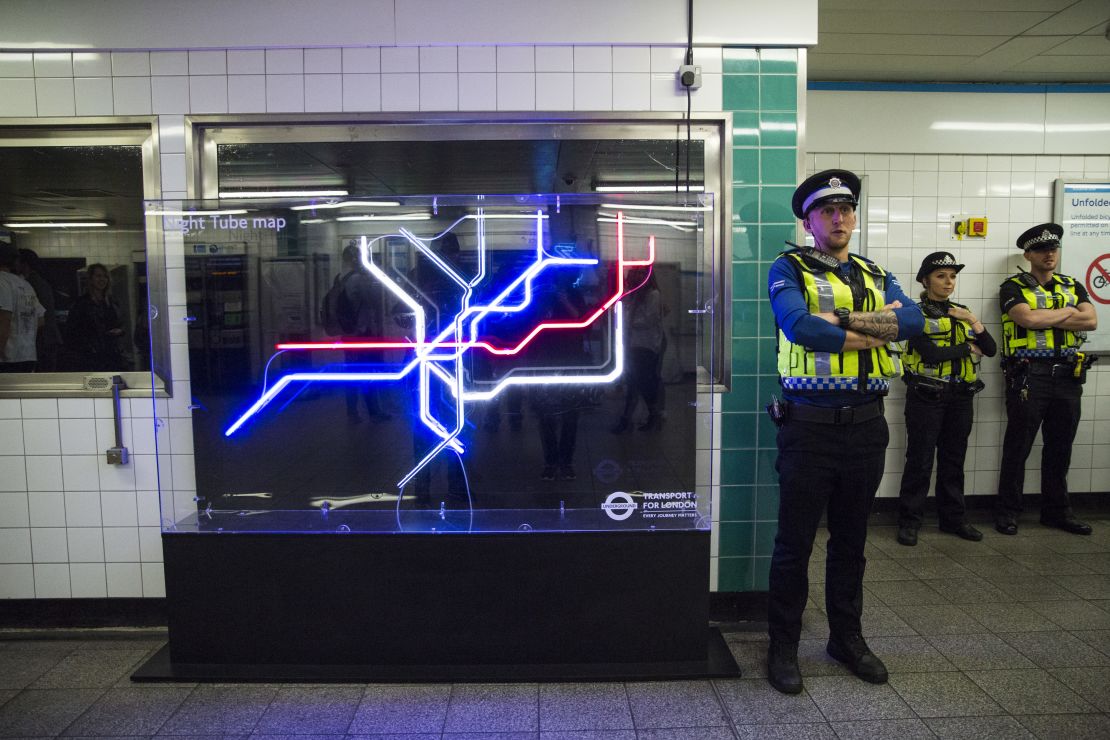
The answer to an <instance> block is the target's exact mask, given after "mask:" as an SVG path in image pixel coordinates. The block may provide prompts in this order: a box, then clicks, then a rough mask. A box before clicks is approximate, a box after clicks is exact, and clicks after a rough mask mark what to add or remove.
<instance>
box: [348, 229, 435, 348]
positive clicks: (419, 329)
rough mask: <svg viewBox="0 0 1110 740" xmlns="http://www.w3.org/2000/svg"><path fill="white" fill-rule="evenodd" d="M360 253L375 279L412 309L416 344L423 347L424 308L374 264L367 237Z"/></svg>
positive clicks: (360, 246)
mask: <svg viewBox="0 0 1110 740" xmlns="http://www.w3.org/2000/svg"><path fill="white" fill-rule="evenodd" d="M359 253H360V255H361V257H362V264H363V266H364V267H366V269H367V270H369V271H370V273H371V274H372V275H373V276H374V277H376V278H378V280H380V281H381V282H382V284H383V285H385V287H387V288H389V291H390V292H391V293H393V295H395V296H397V297H398V298H400V299H401V300H402V301H403V302H404V303H405V305H406V306H408V307H409V308H411V309H412V312H413V314H414V318H415V321H416V326H415V329H416V344H417V345H423V344H424V331H425V329H424V308H423V307H422V306H421V305H420V304H419V303H417V302H416V301H415V300H414V299H413V298H412V296H410V295H409V294H408V293H406V292H405V291H404V290H402V289H401V286H400V285H398V284H397V283H395V282H393V280H392V279H390V277H389V276H388V275H386V274H385V272H384V271H383V270H382V269H381V268H380V267H378V266H377V265H375V264H374V260H373V259H372V258H371V257H372V255H371V253H370V246H369V245H368V244H367V243H366V237H365V236H363V237H362V238H361V241H360V242H359ZM418 349H419V348H418Z"/></svg>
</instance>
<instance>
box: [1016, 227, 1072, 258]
mask: <svg viewBox="0 0 1110 740" xmlns="http://www.w3.org/2000/svg"><path fill="white" fill-rule="evenodd" d="M1063 235H1064V227H1063V226H1061V225H1060V224H1054V223H1051V222H1050V223H1047V224H1037V225H1036V226H1034V227H1033V228H1031V229H1026V230H1025V231H1023V232H1022V233H1021V236H1019V237H1018V238H1017V246H1018V249H1021V250H1023V251H1029V250H1030V249H1032V250H1034V251H1035V250H1038V249H1058V248H1059V247H1060V237H1062V236H1063Z"/></svg>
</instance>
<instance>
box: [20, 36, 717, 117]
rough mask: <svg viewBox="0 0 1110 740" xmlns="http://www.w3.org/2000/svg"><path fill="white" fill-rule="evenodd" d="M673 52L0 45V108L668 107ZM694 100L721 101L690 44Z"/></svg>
mask: <svg viewBox="0 0 1110 740" xmlns="http://www.w3.org/2000/svg"><path fill="white" fill-rule="evenodd" d="M681 53H682V51H681V50H680V49H679V50H675V49H671V48H668V47H647V46H642V47H612V46H584V47H583V46H580V47H574V46H565V47H559V46H551V47H544V46H540V47H537V46H505V47H492V46H491V47H461V48H460V47H454V46H436V47H419V48H418V47H403V48H392V47H386V48H382V49H377V48H371V49H364V48H346V49H268V50H227V51H201V52H197V51H193V52H184V51H157V52H112V53H108V52H81V53H69V52H56V53H50V54H29V53H16V52H9V53H0V116H28V117H31V116H73V115H78V116H86V115H113V114H114V115H150V114H152V113H153V114H155V115H171V114H184V113H226V112H233V113H247V112H249V113H300V112H316V111H327V112H336V111H341V110H347V111H365V112H373V111H383V110H385V111H390V110H397V111H420V110H429V111H433V110H435V111H453V110H508V111H518V110H595V111H606V110H630V111H633V110H638V111H645V110H676V109H678V108H679V107H684V106H685V103H686V97H685V95H680V94H679V91H678V90H677V88H676V86H675V70H676V69H677V64H678V62H677V61H676V60H677V59H678V58H679V57H680V56H681ZM694 61H695V63H696V64H699V65H701V66H702V71H703V77H702V79H703V83H702V84H703V86H702V89H701V90H699V91H697V92H696V93H695V94H694V96H693V107H694V110H699V111H715V110H720V109H721V83H722V80H721V54H720V49H719V48H701V49H698V50H697V52H696V53H695V60H694Z"/></svg>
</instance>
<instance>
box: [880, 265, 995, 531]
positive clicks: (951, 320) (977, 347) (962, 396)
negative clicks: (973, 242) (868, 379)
mask: <svg viewBox="0 0 1110 740" xmlns="http://www.w3.org/2000/svg"><path fill="white" fill-rule="evenodd" d="M963 268H964V266H963V265H961V264H958V263H957V262H956V258H955V257H953V256H952V255H951V254H950V253H948V252H934V253H933V254H930V255H929V256H928V257H926V258H925V259H924V261H923V262H922V263H921V269H919V270H918V271H917V280H918V282H920V283H921V285H922V287H924V288H925V290H924V291H923V292H922V293H921V301H920V303H919V304H918V305H920V306H921V312H922V313H923V314H924V315H925V333H924V334H922V335H921V336H918V337H914V338H912V339H910V340H909V344H908V346H907V352H906V353H905V354H904V355H903V356H902V362H903V364H904V366H905V375H904V376H903V377H902V379H903V380H904V381H905V382H906V434H907V438H908V439H907V444H906V465H905V468H903V470H902V489H901V491H900V492H899V494H898V496H899V499H900V503H901V507H900V512H899V517H898V542H900V543H901V544H903V545H910V546H912V545H916V544H917V530H918V528H919V527H921V510H922V507H923V506H924V504H925V498H926V496H928V495H929V476H930V475H931V474H932V472H933V456H934V455H936V458H937V482H936V493H937V514H938V516H939V519H940V529H941V531H942V532H951V533H952V534H955V535H956V536H958V537H962V538H964V539H965V540H972V541H974V542H978V541H979V540H981V539H983V533H982V532H980V531H979V530H977V529H976V528H975V527H973V526H971V525H970V524H968V523H967V522H966V521H964V456H965V454H966V453H967V438H968V435H970V434H971V423H972V418H973V411H972V405H971V400H972V397H973V396H974V395H975V393H977V392H978V391H979V390H981V389H982V387H983V384H982V381H980V380H979V379H978V374H977V367H976V365H977V364H978V363H977V360H978V358H979V357H982V356H983V355H986V356H987V357H994V354H995V352H996V351H997V349H998V348H997V347H996V346H995V342H994V338H993V337H991V335H990V333H988V332H987V330H986V328H985V327H984V326H983V323H982V322H981V321H979V319H978V318H976V316H975V315H974V314H973V313H971V311H969V310H968V309H967V307H966V306H961V305H960V304H959V303H954V302H952V301H951V300H949V298H950V296H951V295H952V292H953V291H954V290H955V288H956V275H957V273H959V271H960V270H962V269H963Z"/></svg>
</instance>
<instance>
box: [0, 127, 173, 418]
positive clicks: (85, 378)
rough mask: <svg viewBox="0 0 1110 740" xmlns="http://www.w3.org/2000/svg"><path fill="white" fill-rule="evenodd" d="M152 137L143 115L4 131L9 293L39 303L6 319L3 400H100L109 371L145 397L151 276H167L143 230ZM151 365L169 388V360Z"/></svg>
mask: <svg viewBox="0 0 1110 740" xmlns="http://www.w3.org/2000/svg"><path fill="white" fill-rule="evenodd" d="M154 132H155V127H154V126H153V125H152V122H151V119H145V118H143V119H134V120H132V119H125V120H122V121H121V120H120V119H110V122H109V120H107V119H101V120H100V121H90V122H88V123H85V124H80V125H73V124H68V125H42V124H41V123H39V124H37V125H18V123H16V124H14V125H5V126H0V243H2V244H3V245H4V247H3V248H4V249H5V251H6V252H7V253H8V254H9V255H13V256H14V258H15V261H14V263H12V264H10V265H9V266H8V272H9V273H10V275H16V276H18V277H19V278H21V279H22V281H25V282H24V283H15V284H13V282H12V278H11V277H8V278H5V279H6V280H7V285H8V290H7V292H6V293H5V294H6V295H8V296H9V297H11V298H12V301H15V298H14V297H13V296H14V295H15V294H16V293H17V292H19V291H20V290H22V288H21V287H20V286H22V285H24V284H25V285H29V286H30V288H31V289H32V291H33V294H34V298H35V302H36V303H37V306H32V305H30V302H29V300H27V299H24V303H25V304H28V305H22V306H16V305H15V304H14V303H13V305H12V306H11V307H10V308H12V309H13V310H11V311H8V314H9V316H10V320H9V322H7V323H8V324H9V327H10V328H9V332H8V333H9V336H8V341H7V343H6V344H5V353H4V355H3V357H2V358H0V360H2V361H0V370H3V372H0V395H4V396H71V395H77V396H80V395H87V394H94V395H103V394H104V393H105V392H107V391H108V390H110V386H111V378H112V377H114V376H116V375H120V376H121V377H122V378H123V379H124V383H125V386H126V387H127V388H131V389H138V388H145V389H147V390H146V391H145V392H146V393H149V386H150V383H151V372H150V371H151V369H152V356H151V342H150V321H149V317H150V312H151V306H150V305H149V299H148V295H149V291H148V289H149V285H148V275H151V276H153V279H154V280H156V281H158V280H160V279H161V278H160V276H161V275H162V274H163V273H164V269H161V263H160V262H159V259H160V255H148V253H147V250H146V241H145V239H144V231H143V227H144V217H143V200H144V199H146V198H150V197H155V196H157V195H160V193H161V189H160V186H159V176H158V164H157V153H156V149H157V141H156V134H155V133H154ZM152 258H153V260H154V262H155V263H157V264H158V266H159V269H158V270H151V261H152ZM0 269H2V268H0ZM24 295H25V296H26V292H25V291H24ZM0 297H2V296H0ZM40 307H41V308H40ZM157 309H158V307H157V306H155V307H154V310H155V311H157ZM16 335H17V336H16ZM153 369H154V370H155V375H156V378H157V380H156V382H157V383H158V384H159V385H160V386H161V387H165V385H166V383H165V381H167V380H168V378H169V372H168V369H169V361H168V357H154V358H153Z"/></svg>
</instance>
